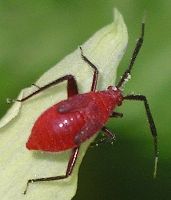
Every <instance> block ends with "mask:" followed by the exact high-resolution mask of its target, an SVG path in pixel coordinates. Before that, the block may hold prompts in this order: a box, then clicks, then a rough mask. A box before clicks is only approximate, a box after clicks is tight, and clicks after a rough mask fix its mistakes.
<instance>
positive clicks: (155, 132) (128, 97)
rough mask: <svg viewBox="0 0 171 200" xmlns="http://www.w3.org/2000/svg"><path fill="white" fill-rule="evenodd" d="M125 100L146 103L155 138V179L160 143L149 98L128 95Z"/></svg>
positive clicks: (150, 125)
mask: <svg viewBox="0 0 171 200" xmlns="http://www.w3.org/2000/svg"><path fill="white" fill-rule="evenodd" d="M124 100H135V101H142V102H144V106H145V110H146V114H147V119H148V123H149V127H150V130H151V134H152V137H153V141H154V156H155V165H154V174H153V176H154V178H155V177H156V173H157V163H158V141H157V130H156V126H155V123H154V120H153V117H152V114H151V110H150V107H149V104H148V101H147V98H146V97H145V96H144V95H127V96H125V97H124Z"/></svg>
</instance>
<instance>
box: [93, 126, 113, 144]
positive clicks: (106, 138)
mask: <svg viewBox="0 0 171 200" xmlns="http://www.w3.org/2000/svg"><path fill="white" fill-rule="evenodd" d="M101 131H103V132H104V134H105V136H104V137H102V138H100V139H99V140H97V141H95V142H92V143H91V146H90V147H94V146H98V145H101V144H105V143H108V142H110V143H111V144H113V142H114V141H115V140H116V135H115V134H114V133H112V132H111V131H110V130H109V129H108V128H107V127H105V126H103V128H102V129H101Z"/></svg>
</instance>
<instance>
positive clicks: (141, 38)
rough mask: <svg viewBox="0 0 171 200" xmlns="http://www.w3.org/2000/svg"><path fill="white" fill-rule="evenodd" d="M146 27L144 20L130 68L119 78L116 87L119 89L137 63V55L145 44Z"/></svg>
mask: <svg viewBox="0 0 171 200" xmlns="http://www.w3.org/2000/svg"><path fill="white" fill-rule="evenodd" d="M144 29H145V22H144V20H143V21H142V25H141V35H140V37H139V38H138V40H137V42H136V46H135V49H134V51H133V53H132V57H131V60H130V63H129V65H128V68H127V69H126V70H125V72H124V73H123V75H122V77H121V79H120V80H119V82H118V84H117V85H116V87H117V88H118V89H119V88H121V87H122V86H123V85H124V84H125V83H126V82H127V81H128V80H129V79H130V74H131V70H132V67H133V65H134V63H135V60H136V57H137V55H138V53H139V51H140V49H141V46H142V44H143V41H144Z"/></svg>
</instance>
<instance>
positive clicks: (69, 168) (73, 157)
mask: <svg viewBox="0 0 171 200" xmlns="http://www.w3.org/2000/svg"><path fill="white" fill-rule="evenodd" d="M78 152H79V147H76V148H74V149H73V150H72V154H71V156H70V159H69V162H68V166H67V170H66V174H65V175H61V176H53V177H46V178H37V179H29V180H28V181H27V185H26V189H25V190H24V194H26V193H27V190H28V187H29V184H30V183H35V182H42V181H43V182H44V181H56V180H62V179H66V178H68V176H70V175H71V173H72V171H73V168H74V166H75V163H76V160H77V157H78Z"/></svg>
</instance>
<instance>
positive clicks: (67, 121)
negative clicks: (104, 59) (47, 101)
mask: <svg viewBox="0 0 171 200" xmlns="http://www.w3.org/2000/svg"><path fill="white" fill-rule="evenodd" d="M118 93H119V92H118ZM118 93H117V92H114V91H112V90H110V89H109V90H106V91H101V92H90V93H86V94H80V95H75V96H73V97H70V98H69V99H68V100H64V101H61V102H59V103H58V104H56V105H54V106H52V107H51V108H49V109H48V110H46V111H45V112H44V113H43V114H42V115H41V116H40V117H39V118H38V119H37V121H36V122H35V124H34V126H33V128H32V133H31V135H30V137H29V140H28V142H27V144H26V146H27V148H28V149H30V150H43V151H50V152H58V151H64V150H66V149H71V148H74V147H76V146H78V145H80V143H82V142H84V141H85V140H86V139H88V138H90V137H91V136H92V135H94V134H95V133H96V132H97V131H99V130H100V129H101V128H102V127H103V126H104V124H105V123H106V121H107V120H108V118H109V116H110V114H111V113H112V111H113V109H114V108H115V107H116V106H117V104H118V102H119V96H117V95H118Z"/></svg>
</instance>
